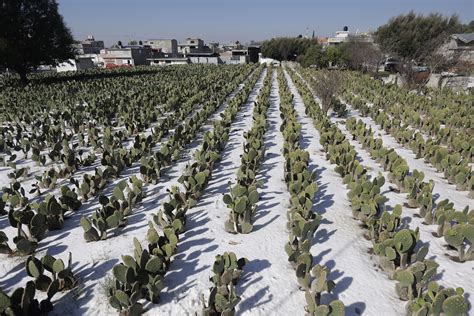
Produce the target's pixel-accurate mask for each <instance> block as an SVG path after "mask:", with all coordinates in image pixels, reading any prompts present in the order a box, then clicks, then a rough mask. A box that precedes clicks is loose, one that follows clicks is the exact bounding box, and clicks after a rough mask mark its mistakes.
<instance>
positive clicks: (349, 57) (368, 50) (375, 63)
mask: <svg viewBox="0 0 474 316" xmlns="http://www.w3.org/2000/svg"><path fill="white" fill-rule="evenodd" d="M341 48H342V50H343V51H344V57H345V62H346V65H347V67H348V68H349V69H352V70H361V71H375V72H377V70H378V67H379V65H380V63H381V62H382V61H383V59H384V56H383V54H382V52H381V51H380V49H379V48H378V47H377V46H376V45H375V44H373V43H369V42H361V41H358V40H356V39H351V40H349V42H347V43H344V44H342V46H341Z"/></svg>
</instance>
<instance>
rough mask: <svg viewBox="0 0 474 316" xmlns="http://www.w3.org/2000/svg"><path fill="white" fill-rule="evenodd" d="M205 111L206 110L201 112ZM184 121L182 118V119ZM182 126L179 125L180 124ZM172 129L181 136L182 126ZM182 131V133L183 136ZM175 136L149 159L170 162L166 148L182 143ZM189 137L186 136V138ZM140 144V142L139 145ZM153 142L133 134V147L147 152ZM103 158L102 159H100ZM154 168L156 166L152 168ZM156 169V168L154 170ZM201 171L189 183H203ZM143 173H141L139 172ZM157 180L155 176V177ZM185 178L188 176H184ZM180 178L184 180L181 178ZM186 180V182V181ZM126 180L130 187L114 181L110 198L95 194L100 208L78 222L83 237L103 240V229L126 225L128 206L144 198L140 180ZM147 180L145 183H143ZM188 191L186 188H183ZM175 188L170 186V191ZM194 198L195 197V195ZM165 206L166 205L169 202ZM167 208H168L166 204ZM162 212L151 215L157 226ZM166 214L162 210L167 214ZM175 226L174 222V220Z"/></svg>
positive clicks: (131, 206) (91, 239)
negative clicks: (114, 184)
mask: <svg viewBox="0 0 474 316" xmlns="http://www.w3.org/2000/svg"><path fill="white" fill-rule="evenodd" d="M208 106H213V103H210V104H209V105H208ZM199 113H201V112H198V114H197V116H198V117H199V118H200V120H204V119H205V117H204V116H201V115H199ZM204 113H207V112H204ZM185 122H186V121H185ZM181 126H182V125H181ZM176 132H177V133H175V134H174V135H173V136H176V135H180V136H181V137H182V136H184V135H185V134H184V132H183V131H182V129H180V128H177V129H176ZM186 132H187V133H189V134H193V135H194V134H195V133H196V132H197V130H196V129H188V130H186ZM187 133H186V135H187ZM178 139H179V138H177V137H171V138H170V140H169V141H168V142H166V143H165V144H164V145H163V146H162V147H161V148H160V150H158V151H157V153H156V155H155V156H154V157H151V160H153V161H158V159H160V158H164V159H162V160H161V161H163V163H168V164H170V163H171V157H169V156H168V155H170V154H171V151H170V150H169V147H171V146H173V143H178V144H179V145H178V146H180V147H181V146H183V145H184V143H182V142H181V143H179V141H175V140H178ZM186 139H189V138H186ZM139 144H141V145H139ZM152 144H153V140H152V138H151V136H149V137H147V138H140V137H139V136H137V137H136V138H135V144H134V148H137V147H139V146H142V149H144V150H145V151H148V152H149V153H151V152H152V148H151V145H152ZM180 147H177V148H175V149H174V151H173V152H175V153H176V154H175V155H179V151H180V149H181V148H180ZM104 159H105V158H104ZM136 159H137V157H134V160H136ZM146 159H147V158H146V157H142V158H141V160H142V163H143V161H144V160H146ZM175 159H177V157H176V158H175ZM140 169H141V171H143V164H142V166H141V168H140ZM153 170H156V169H153ZM158 172H160V170H158ZM204 174H205V172H200V173H198V174H196V176H195V178H196V180H194V178H193V179H190V180H192V181H194V182H192V183H193V184H195V185H204V182H201V181H204V180H203V179H204ZM142 175H143V173H142ZM183 177H186V174H184V175H183V176H181V178H180V181H181V179H182V178H183ZM144 179H145V180H146V181H148V180H149V179H150V178H149V177H148V176H147V175H145V176H144ZM156 179H157V178H156ZM188 180H189V179H188ZM183 181H184V180H183ZM188 182H189V181H188ZM130 183H131V184H132V187H131V188H130V187H129V186H127V184H126V181H125V180H123V181H121V182H119V183H118V185H117V186H116V187H115V188H114V190H113V194H112V196H111V198H110V199H109V198H107V197H106V196H103V195H101V196H100V197H99V202H100V204H101V205H102V208H101V209H100V210H97V211H96V212H95V213H94V214H93V215H92V217H91V218H87V217H82V219H81V225H82V227H83V229H84V238H85V239H86V240H87V241H98V240H103V239H106V238H107V232H108V231H109V230H111V229H115V228H118V227H123V226H125V225H126V217H127V216H129V215H130V214H131V212H132V209H133V208H134V207H135V205H136V204H137V203H139V202H140V201H141V200H142V199H143V198H144V193H143V190H142V187H143V182H142V181H141V180H139V179H138V178H137V177H135V176H133V177H131V178H130ZM147 183H148V182H147ZM186 189H187V191H188V187H186ZM124 190H126V191H127V192H126V194H127V196H125V195H124ZM173 190H175V189H172V191H173ZM175 193H176V194H177V195H178V196H179V194H180V193H179V192H174V193H173V195H174V194H175ZM195 198H196V199H197V197H195ZM167 205H170V204H169V203H168V204H167ZM166 208H168V207H166ZM164 214H165V213H164V212H163V211H160V214H159V215H157V216H155V222H156V223H157V224H159V225H162V224H165V223H166V220H165V219H164ZM168 214H169V213H166V215H168ZM173 221H174V220H172V221H171V223H170V224H171V225H172V224H173ZM175 225H177V224H176V222H175ZM183 227H184V224H183V225H180V230H181V229H182V228H183Z"/></svg>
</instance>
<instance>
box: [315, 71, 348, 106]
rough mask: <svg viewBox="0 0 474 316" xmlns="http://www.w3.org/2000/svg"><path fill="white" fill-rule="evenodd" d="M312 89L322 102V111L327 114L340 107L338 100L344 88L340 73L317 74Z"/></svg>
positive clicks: (322, 72)
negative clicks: (337, 106)
mask: <svg viewBox="0 0 474 316" xmlns="http://www.w3.org/2000/svg"><path fill="white" fill-rule="evenodd" d="M314 79H315V80H314V83H313V84H312V89H313V91H314V92H315V93H316V95H317V96H318V97H319V99H320V100H321V105H322V110H323V112H324V113H325V114H327V113H328V111H329V109H331V108H334V106H336V105H339V104H338V101H337V99H336V97H337V94H338V93H339V90H340V89H341V86H342V80H343V78H342V76H341V74H340V73H339V71H334V70H320V71H318V72H317V74H316V76H315V78H314Z"/></svg>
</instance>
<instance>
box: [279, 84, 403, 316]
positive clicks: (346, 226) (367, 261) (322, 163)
mask: <svg viewBox="0 0 474 316" xmlns="http://www.w3.org/2000/svg"><path fill="white" fill-rule="evenodd" d="M287 80H288V81H289V82H290V91H291V93H292V94H293V95H294V96H295V98H294V104H295V109H296V111H297V112H298V115H299V117H300V122H301V123H302V136H303V146H302V147H303V148H304V149H306V150H308V151H309V153H310V157H311V164H312V167H313V169H314V171H316V174H317V182H318V186H319V190H318V196H317V204H316V205H315V207H314V210H315V211H316V212H317V213H319V214H321V215H322V216H323V218H324V220H323V223H322V224H321V226H320V227H319V228H318V230H317V231H316V238H315V243H314V245H313V247H312V248H311V252H312V254H313V256H314V258H315V260H316V262H315V263H319V264H325V265H327V266H328V267H330V268H331V276H330V278H331V279H334V281H335V282H336V288H335V292H334V293H335V294H337V295H338V296H339V299H341V300H342V301H343V302H344V304H345V305H346V306H347V308H346V314H347V315H356V314H358V313H363V314H364V315H399V314H400V315H401V314H403V313H402V312H401V311H402V309H403V308H402V307H403V303H402V302H400V301H399V300H398V298H397V297H396V294H395V291H394V286H395V285H394V284H393V282H392V281H390V280H389V279H388V278H387V277H386V276H385V275H384V274H383V273H382V272H380V271H378V268H377V266H376V262H375V259H374V258H372V256H371V255H369V254H368V253H367V251H368V250H369V248H370V247H371V246H372V244H371V243H370V242H369V241H368V240H366V239H365V238H364V237H363V230H362V229H361V228H360V227H359V223H358V222H357V221H356V220H354V219H353V218H352V217H351V207H350V205H349V201H348V199H347V198H346V194H347V189H346V187H345V185H344V184H343V183H342V178H341V177H340V176H339V175H338V174H337V173H336V172H335V171H334V168H335V167H336V165H333V164H331V163H330V162H329V161H328V160H326V158H325V156H326V154H325V152H324V148H323V147H322V145H320V143H319V139H320V137H319V133H318V131H317V130H316V128H315V127H314V126H313V122H312V119H311V118H309V117H308V116H306V114H305V112H304V104H303V101H302V99H301V96H300V95H299V93H298V91H297V89H296V87H295V86H294V84H293V83H292V81H291V78H290V77H289V76H287ZM375 298H376V299H375Z"/></svg>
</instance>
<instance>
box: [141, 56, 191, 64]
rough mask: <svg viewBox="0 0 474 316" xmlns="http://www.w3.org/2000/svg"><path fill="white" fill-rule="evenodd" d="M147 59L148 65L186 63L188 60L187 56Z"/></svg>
mask: <svg viewBox="0 0 474 316" xmlns="http://www.w3.org/2000/svg"><path fill="white" fill-rule="evenodd" d="M147 60H148V62H149V63H150V66H167V65H187V64H189V62H190V61H189V58H187V57H162V58H148V59H147Z"/></svg>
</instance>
